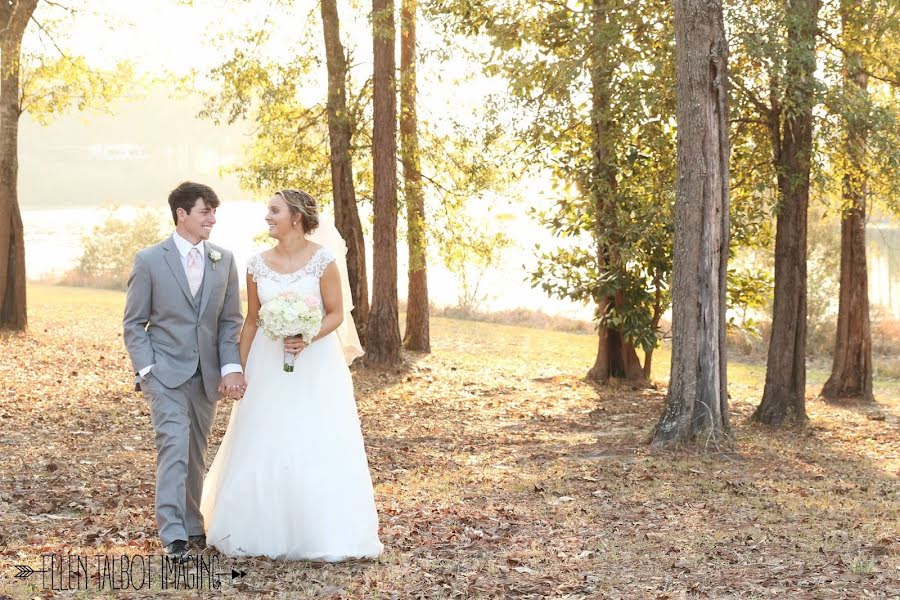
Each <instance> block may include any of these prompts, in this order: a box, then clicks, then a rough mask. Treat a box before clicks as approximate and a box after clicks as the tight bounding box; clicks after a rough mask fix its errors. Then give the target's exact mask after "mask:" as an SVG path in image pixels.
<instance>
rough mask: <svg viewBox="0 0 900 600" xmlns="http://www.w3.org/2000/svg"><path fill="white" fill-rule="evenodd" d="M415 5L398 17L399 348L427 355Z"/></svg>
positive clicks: (406, 2) (409, 2)
mask: <svg viewBox="0 0 900 600" xmlns="http://www.w3.org/2000/svg"><path fill="white" fill-rule="evenodd" d="M416 4H417V2H416V0H402V10H401V16H400V153H401V160H402V162H403V184H404V187H403V190H404V197H405V199H406V222H407V228H408V230H409V233H408V234H407V246H408V248H409V269H408V274H409V288H408V290H407V295H406V333H405V334H404V336H403V345H404V346H405V347H406V348H407V349H408V350H415V351H418V352H431V334H430V327H429V314H428V308H429V307H428V270H427V261H426V249H427V245H426V242H425V194H424V192H423V190H422V176H421V174H420V167H419V134H418V131H417V126H418V120H417V116H416Z"/></svg>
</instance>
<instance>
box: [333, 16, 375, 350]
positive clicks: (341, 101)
mask: <svg viewBox="0 0 900 600" xmlns="http://www.w3.org/2000/svg"><path fill="white" fill-rule="evenodd" d="M321 10H322V29H323V31H324V34H325V62H326V65H327V68H328V104H327V114H328V138H329V141H330V145H331V193H332V198H333V200H334V221H335V226H336V227H337V230H338V232H340V234H341V237H343V238H344V241H345V242H346V244H347V276H348V278H349V279H350V294H351V296H352V301H353V320H354V322H355V324H356V331H357V333H358V334H359V339H360V341H361V342H362V343H363V344H364V345H365V343H366V324H367V321H368V318H369V285H368V276H367V275H366V246H365V240H364V239H363V230H362V223H361V222H360V220H359V210H358V209H357V206H356V189H355V188H354V186H353V161H352V159H351V157H350V145H351V138H352V135H353V123H352V122H351V120H350V114H349V113H348V112H347V58H346V56H345V55H344V47H343V45H342V44H341V35H340V29H341V27H340V20H339V18H338V11H337V0H322V4H321Z"/></svg>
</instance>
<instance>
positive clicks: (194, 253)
mask: <svg viewBox="0 0 900 600" xmlns="http://www.w3.org/2000/svg"><path fill="white" fill-rule="evenodd" d="M187 280H188V285H189V286H191V295H192V296H196V295H197V290H199V289H200V282H201V281H203V266H202V265H201V264H200V251H199V250H197V249H196V248H191V251H190V252H188V255H187Z"/></svg>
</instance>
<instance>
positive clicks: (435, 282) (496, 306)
mask: <svg viewBox="0 0 900 600" xmlns="http://www.w3.org/2000/svg"><path fill="white" fill-rule="evenodd" d="M136 212H137V209H136V208H134V207H122V208H120V209H119V210H118V212H117V214H118V215H119V216H121V218H123V219H126V220H127V219H129V218H131V217H132V216H133V215H134V214H135V213H136ZM265 212H266V209H265V205H264V204H263V203H262V202H252V201H235V202H225V203H223V204H222V206H220V207H219V210H218V211H217V214H216V220H217V222H216V226H215V228H214V229H213V232H212V235H211V236H210V240H211V241H212V242H214V243H216V244H219V245H221V246H224V247H225V248H228V249H229V250H231V251H232V252H234V254H235V259H236V261H237V263H238V269H239V270H240V271H241V272H244V269H245V267H246V263H247V259H248V258H249V257H250V256H251V255H253V254H254V253H255V252H258V251H259V250H261V249H262V248H264V247H265V246H263V247H259V246H257V245H255V244H254V241H253V238H254V237H255V236H256V235H257V234H259V233H260V232H263V231H265V222H264V217H265ZM109 214H110V210H109V209H108V208H102V207H94V208H90V207H88V208H54V209H40V210H34V209H26V210H23V211H22V221H23V223H24V226H25V263H26V271H27V273H28V277H29V278H30V279H51V280H53V279H56V278H59V277H60V276H62V275H63V274H64V273H66V272H67V271H69V270H70V269H72V268H73V267H74V266H75V265H76V264H77V262H78V259H79V257H80V256H81V253H82V250H81V241H82V238H83V237H84V236H85V235H89V234H90V233H91V231H92V230H93V228H94V227H95V226H96V225H97V224H99V223H102V222H103V221H104V220H105V219H106V218H107V217H108V216H109ZM159 218H160V223H166V224H168V223H171V215H170V213H169V212H168V207H165V208H161V209H160V211H159ZM512 226H513V227H515V228H516V230H517V234H518V235H517V237H518V238H519V239H520V240H522V241H521V242H520V243H521V246H520V247H513V248H509V249H507V250H506V251H505V252H504V254H503V257H502V259H501V260H500V261H499V262H498V264H497V265H496V266H495V267H493V268H491V269H489V270H488V271H486V272H485V273H484V275H483V277H482V280H481V283H480V286H479V290H480V291H482V292H484V293H485V296H486V299H485V301H484V305H483V308H484V309H487V310H504V309H511V308H517V307H526V308H528V309H531V310H541V311H543V312H546V313H548V314H554V315H561V316H566V317H571V318H577V319H584V320H590V319H591V318H592V309H591V308H590V307H585V306H582V305H581V304H578V303H574V302H569V301H562V300H555V299H551V298H548V297H547V296H546V295H545V294H544V293H543V291H541V290H540V289H534V288H532V287H531V286H530V285H529V284H528V283H526V282H527V280H528V273H527V271H526V269H524V268H523V267H522V265H523V264H525V265H533V264H534V262H535V259H534V257H533V253H532V252H531V250H530V248H531V247H533V242H532V241H530V240H531V239H533V238H532V237H531V236H533V235H538V234H540V233H541V230H540V228H539V226H538V225H537V224H530V223H529V222H528V221H524V220H523V222H522V223H521V224H520V225H516V224H512ZM532 227H533V228H532ZM544 235H546V234H544ZM369 241H371V236H369ZM525 248H528V250H526V249H525ZM434 250H435V251H434V252H431V253H430V256H429V260H430V264H429V266H428V291H429V297H430V299H431V301H432V302H433V303H434V304H436V305H438V306H446V305H456V304H457V302H458V295H457V290H458V289H459V283H458V281H457V279H456V276H455V275H454V274H453V273H451V272H450V271H449V270H447V269H446V268H444V267H443V265H442V264H440V262H439V259H438V253H437V251H436V249H434ZM368 252H369V258H368V263H367V264H368V267H369V270H370V272H369V277H370V279H369V281H370V286H371V267H372V258H371V252H372V250H371V247H369V248H368ZM406 254H407V253H406V246H405V242H401V245H400V248H399V251H398V273H399V279H398V290H399V294H400V297H401V299H402V298H405V296H406V286H407V281H406V266H407V256H406ZM242 285H243V278H242Z"/></svg>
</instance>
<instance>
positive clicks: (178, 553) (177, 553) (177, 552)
mask: <svg viewBox="0 0 900 600" xmlns="http://www.w3.org/2000/svg"><path fill="white" fill-rule="evenodd" d="M163 552H165V553H166V555H167V556H172V557H174V558H181V557H183V556H184V555H185V553H186V552H187V542H185V541H184V540H175V541H174V542H172V543H171V544H167V545H166V547H165V548H163Z"/></svg>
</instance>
